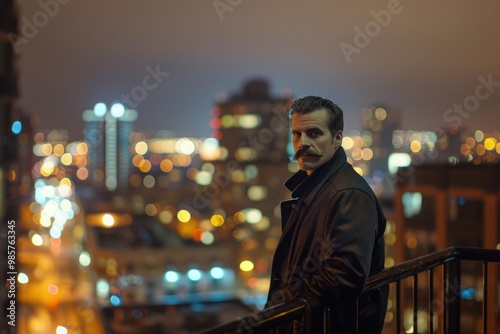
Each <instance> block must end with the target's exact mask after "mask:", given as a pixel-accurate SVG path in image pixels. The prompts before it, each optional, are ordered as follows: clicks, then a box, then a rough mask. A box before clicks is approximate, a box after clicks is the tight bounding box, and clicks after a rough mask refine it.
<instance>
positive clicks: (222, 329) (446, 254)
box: [200, 247, 500, 334]
mask: <svg viewBox="0 0 500 334" xmlns="http://www.w3.org/2000/svg"><path fill="white" fill-rule="evenodd" d="M455 260H473V261H482V262H499V263H500V250H496V249H483V248H472V247H449V248H445V249H443V250H439V251H436V252H433V253H431V254H426V255H423V256H420V257H417V258H414V259H412V260H408V261H405V262H402V263H399V264H396V265H394V266H392V267H389V268H386V269H384V270H382V271H381V272H379V273H377V274H374V275H372V276H370V277H369V279H368V281H367V283H366V284H365V288H364V290H363V291H370V290H373V289H376V288H379V287H382V286H386V285H389V284H392V283H395V282H397V281H400V280H402V279H404V278H407V277H411V276H414V275H416V274H419V273H421V272H424V271H427V270H429V269H431V268H434V267H437V266H440V265H443V264H445V263H448V262H451V261H455ZM319 306H320V301H319V300H318V299H317V298H315V297H313V296H309V297H306V298H300V299H298V300H294V301H291V302H287V303H283V304H278V305H275V306H272V307H270V308H266V309H263V310H261V311H257V312H254V313H251V314H249V315H247V316H244V317H240V318H238V319H236V320H233V321H231V322H228V323H226V324H223V325H220V326H217V327H215V328H212V329H209V330H206V331H203V332H201V333H200V334H203V333H205V334H222V333H224V334H227V333H246V332H247V331H246V330H248V329H249V328H254V329H255V328H258V329H259V330H266V329H268V328H271V327H272V326H275V325H278V324H283V323H284V322H285V321H287V320H294V319H298V318H300V317H302V316H305V315H306V313H307V311H308V310H310V309H314V308H316V307H319ZM241 330H243V331H241Z"/></svg>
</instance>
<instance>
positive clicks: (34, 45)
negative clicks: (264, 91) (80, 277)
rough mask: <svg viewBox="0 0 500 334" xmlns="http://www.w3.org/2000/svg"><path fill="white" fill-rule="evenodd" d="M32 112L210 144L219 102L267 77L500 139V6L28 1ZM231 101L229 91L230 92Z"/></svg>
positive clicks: (75, 130)
mask: <svg viewBox="0 0 500 334" xmlns="http://www.w3.org/2000/svg"><path fill="white" fill-rule="evenodd" d="M17 4H18V9H19V18H20V21H19V31H18V33H19V35H18V36H16V37H15V38H11V42H12V43H13V45H14V49H15V51H16V54H17V56H18V69H19V86H20V87H19V88H20V99H19V106H20V108H21V109H22V110H23V111H24V112H26V113H28V114H31V115H34V116H36V118H37V121H36V124H35V127H36V129H37V130H46V129H53V128H62V129H66V130H68V131H69V132H70V136H71V137H72V138H74V139H78V138H82V137H83V134H82V132H83V127H84V122H83V120H82V116H81V115H82V113H83V111H84V110H86V109H92V108H93V106H94V105H95V104H96V103H97V102H104V103H106V104H108V105H111V103H112V102H113V101H116V100H120V101H121V102H123V103H125V105H126V106H127V107H131V108H134V109H136V110H137V111H138V113H139V117H138V119H137V122H136V125H135V128H136V129H137V130H141V131H149V132H152V133H154V132H156V131H159V130H175V131H176V132H177V134H178V135H180V136H196V137H204V136H209V135H210V133H211V129H210V127H209V120H210V114H209V111H210V109H211V108H212V107H213V106H214V105H215V104H216V103H217V98H216V97H221V96H222V95H223V94H227V96H228V97H230V96H231V95H232V94H233V93H237V92H239V91H240V89H241V87H242V86H243V84H244V82H246V81H248V80H250V79H253V78H263V79H266V80H268V81H269V82H270V84H271V89H272V94H273V95H280V94H281V93H282V92H289V93H291V94H292V96H293V97H298V96H303V95H308V94H314V95H321V96H324V97H327V98H330V99H332V100H334V101H335V102H336V103H338V104H339V105H341V106H342V107H343V109H344V112H345V115H346V131H348V130H351V129H359V128H360V127H361V122H360V113H361V110H362V108H363V107H366V106H373V105H382V106H384V107H386V108H387V109H389V110H391V111H396V112H400V113H401V128H402V129H432V128H436V127H444V126H447V125H449V124H450V123H452V122H456V123H460V125H464V126H469V127H471V128H476V129H483V130H486V131H493V130H498V124H500V122H498V120H500V117H499V116H498V115H499V113H498V106H499V105H500V92H498V89H499V87H500V64H499V63H498V61H497V59H498V58H499V56H500V43H498V42H496V41H497V40H498V38H497V36H496V34H497V31H499V30H500V22H499V21H498V20H497V19H496V14H497V13H498V12H499V10H500V3H498V2H493V1H491V2H486V3H481V6H479V5H477V4H476V3H473V2H465V3H456V2H451V1H446V2H440V3H431V2H412V1H372V2H369V3H367V2H362V1H349V2H326V1H308V2H305V1H300V0H294V1H274V2H272V3H267V2H264V1H252V2H249V1H243V0H239V1H236V0H232V1H228V0H216V1H204V2H197V3H191V2H184V1H168V2H165V3H161V4H160V3H155V4H154V5H152V4H144V3H138V2H133V1H123V0H121V1H118V0H114V1H107V2H106V3H102V2H97V1H95V0H92V1H85V2H76V1H67V0H64V1H63V0H46V1H39V2H30V1H27V0H18V1H17ZM221 93H223V94H221Z"/></svg>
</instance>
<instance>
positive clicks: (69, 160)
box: [61, 153, 73, 166]
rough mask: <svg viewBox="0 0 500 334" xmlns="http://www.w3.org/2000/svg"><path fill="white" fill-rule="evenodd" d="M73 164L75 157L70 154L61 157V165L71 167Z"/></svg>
mask: <svg viewBox="0 0 500 334" xmlns="http://www.w3.org/2000/svg"><path fill="white" fill-rule="evenodd" d="M72 162H73V156H72V155H71V154H70V153H64V154H63V155H62V156H61V163H62V164H63V165H65V166H69V165H71V163H72Z"/></svg>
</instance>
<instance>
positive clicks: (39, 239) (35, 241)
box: [31, 233, 43, 246]
mask: <svg viewBox="0 0 500 334" xmlns="http://www.w3.org/2000/svg"><path fill="white" fill-rule="evenodd" d="M31 243H33V245H35V246H41V245H43V239H42V236H41V235H40V234H37V233H35V234H33V236H32V237H31Z"/></svg>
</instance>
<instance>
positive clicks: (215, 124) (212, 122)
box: [209, 117, 220, 129]
mask: <svg viewBox="0 0 500 334" xmlns="http://www.w3.org/2000/svg"><path fill="white" fill-rule="evenodd" d="M209 125H210V127H211V128H212V129H218V128H220V119H219V118H215V117H214V118H212V119H211V120H210V123H209Z"/></svg>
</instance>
